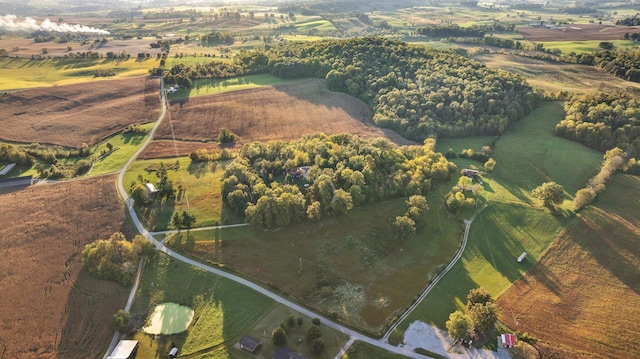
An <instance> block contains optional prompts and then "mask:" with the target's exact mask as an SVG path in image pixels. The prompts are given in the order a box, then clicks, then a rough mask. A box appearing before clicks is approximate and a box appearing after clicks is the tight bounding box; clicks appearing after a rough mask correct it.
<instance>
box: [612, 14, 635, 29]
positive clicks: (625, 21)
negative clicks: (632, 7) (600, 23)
mask: <svg viewBox="0 0 640 359" xmlns="http://www.w3.org/2000/svg"><path fill="white" fill-rule="evenodd" d="M616 25H623V26H640V16H638V14H635V15H633V16H632V17H628V18H625V19H622V20H618V21H616Z"/></svg>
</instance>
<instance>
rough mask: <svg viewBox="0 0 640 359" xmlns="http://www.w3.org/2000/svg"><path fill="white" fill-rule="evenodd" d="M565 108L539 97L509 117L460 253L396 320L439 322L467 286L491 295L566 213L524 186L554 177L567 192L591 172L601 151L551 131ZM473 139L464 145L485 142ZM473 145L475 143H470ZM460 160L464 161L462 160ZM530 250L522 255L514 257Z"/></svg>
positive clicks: (539, 248) (460, 301)
mask: <svg viewBox="0 0 640 359" xmlns="http://www.w3.org/2000/svg"><path fill="white" fill-rule="evenodd" d="M562 116H563V111H562V107H561V104H559V103H555V102H548V103H545V104H544V105H543V106H541V107H540V108H538V109H537V110H535V111H534V112H533V113H532V114H531V115H529V116H527V117H526V118H524V119H523V120H521V121H519V122H517V123H515V124H514V125H513V126H512V127H510V129H509V130H508V131H507V133H506V134H504V135H503V136H502V137H501V138H500V139H499V140H498V141H497V143H496V145H495V147H494V148H493V151H494V157H495V159H496V162H497V166H496V169H495V171H494V172H492V173H490V174H489V175H487V176H486V177H484V178H483V181H484V193H483V195H484V197H485V198H486V199H487V200H488V207H487V208H486V209H485V210H484V211H483V212H482V213H481V215H480V216H478V217H477V219H476V221H475V222H474V223H473V225H472V226H471V230H470V234H469V239H468V241H469V242H468V244H467V248H466V250H465V252H464V254H463V257H462V259H461V260H460V261H459V262H458V263H457V264H456V265H455V266H454V267H453V268H452V270H451V271H450V272H449V273H448V274H447V275H446V276H445V277H444V278H443V279H442V281H440V282H439V284H438V285H437V286H436V287H435V288H434V290H433V291H432V292H431V293H430V294H429V295H428V296H427V298H426V299H425V301H424V302H422V304H421V305H420V306H419V307H418V309H417V310H416V311H415V312H414V313H412V314H411V315H410V316H409V317H408V318H407V319H406V320H405V321H404V322H403V323H402V324H401V326H400V330H404V329H406V328H407V327H408V325H409V324H410V323H411V322H412V321H414V320H422V321H425V322H428V323H433V324H435V325H437V326H439V327H441V328H443V327H444V323H445V322H446V320H447V318H448V316H449V314H450V313H451V312H453V311H454V310H456V309H457V308H460V307H462V306H463V305H464V303H465V302H466V295H467V293H468V291H469V289H472V288H475V287H478V286H484V287H485V288H487V289H488V290H489V291H490V292H491V293H492V294H493V295H494V296H497V295H498V294H500V293H501V292H502V291H504V290H505V289H506V288H508V287H509V286H510V285H511V283H513V282H514V281H516V280H517V279H518V278H520V277H521V276H522V274H523V273H524V272H525V271H526V270H527V269H528V268H529V267H530V266H531V264H532V263H533V261H535V260H536V259H538V258H539V257H540V255H541V254H542V253H543V251H544V250H545V249H546V248H547V247H548V246H549V245H550V244H551V243H552V242H553V241H554V240H555V238H556V237H557V235H558V234H559V233H560V231H561V230H562V228H563V227H564V226H566V225H567V223H569V222H570V221H571V219H570V218H567V217H554V216H552V215H551V214H549V213H548V212H546V211H545V210H543V209H542V208H541V206H540V205H539V203H538V201H537V200H536V199H533V198H531V196H530V192H531V190H532V189H534V188H535V187H537V186H539V185H540V184H542V182H544V181H549V180H553V181H556V182H557V183H560V184H561V185H563V186H564V187H565V190H566V191H567V192H568V193H567V198H566V200H567V206H568V205H569V203H568V201H569V199H570V198H569V193H574V192H575V190H576V189H577V188H578V187H580V186H582V185H583V184H584V182H585V181H586V180H587V179H588V178H589V176H591V175H593V174H594V173H595V172H597V169H598V165H599V164H600V161H601V158H602V157H601V156H602V154H600V153H598V152H596V151H592V150H589V149H587V148H586V147H584V146H582V145H580V144H577V143H574V142H571V141H566V140H564V139H561V138H558V137H555V136H553V134H552V131H553V128H554V126H555V123H557V121H559V120H560V119H561V118H562ZM486 140H487V139H475V140H474V141H473V142H470V146H478V145H481V144H484V143H486V142H485V141H486ZM460 141H461V140H459V139H458V140H455V141H446V140H445V141H439V142H440V143H439V144H438V146H439V147H440V148H441V149H442V148H449V147H452V148H454V149H456V150H458V149H459V148H461V146H462V148H466V146H464V144H461V142H460ZM475 149H479V148H477V147H476V148H475ZM459 162H460V165H459V167H464V166H468V165H469V164H470V162H469V161H462V160H460V161H459ZM523 251H526V252H527V253H528V256H527V260H526V261H525V262H524V263H517V261H516V258H517V257H518V256H519V255H520V254H521V253H522V252H523Z"/></svg>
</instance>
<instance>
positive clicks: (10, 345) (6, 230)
mask: <svg viewBox="0 0 640 359" xmlns="http://www.w3.org/2000/svg"><path fill="white" fill-rule="evenodd" d="M114 181H115V176H113V175H111V176H102V177H95V178H90V179H85V180H77V181H69V182H64V183H56V184H50V185H38V186H32V187H28V188H24V189H18V190H13V191H10V190H3V191H1V192H0V207H2V220H3V225H2V227H1V228H0V252H1V253H2V255H3V260H2V261H1V262H0V284H1V285H2V288H3V292H4V294H3V295H2V296H1V297H0V317H2V321H1V322H0V338H2V340H0V352H1V353H2V355H3V356H4V357H5V358H30V357H31V358H36V357H37V358H58V357H65V358H87V357H97V356H99V355H100V354H101V353H102V352H103V350H104V349H105V343H108V342H109V340H110V338H111V337H112V335H113V333H114V330H115V329H114V326H113V324H112V323H113V321H112V315H113V313H115V312H116V311H117V310H118V309H119V308H122V307H123V306H124V303H125V301H126V298H127V295H128V290H127V289H126V288H124V287H122V286H121V285H119V284H116V283H114V282H109V281H103V280H97V279H94V278H92V277H91V276H89V274H88V273H87V272H86V271H85V270H83V266H82V262H81V252H82V249H83V247H84V245H85V244H87V243H90V242H92V241H94V240H96V239H106V238H108V237H109V236H110V235H111V234H112V233H113V232H116V231H121V232H123V233H125V234H126V235H127V236H128V237H129V238H130V237H131V236H132V234H133V228H132V227H131V226H130V224H129V222H128V220H127V218H126V216H125V212H124V208H123V205H122V203H121V202H120V200H119V198H118V195H117V192H116V189H115V186H114Z"/></svg>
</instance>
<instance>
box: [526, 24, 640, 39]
mask: <svg viewBox="0 0 640 359" xmlns="http://www.w3.org/2000/svg"><path fill="white" fill-rule="evenodd" d="M516 32H517V33H519V34H520V35H522V36H523V37H524V38H526V39H527V40H530V41H589V40H622V37H623V36H624V34H625V33H627V32H628V33H632V32H640V27H638V26H611V25H597V24H578V25H564V29H549V28H546V27H534V26H523V27H518V29H517V30H516Z"/></svg>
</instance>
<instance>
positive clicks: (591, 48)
mask: <svg viewBox="0 0 640 359" xmlns="http://www.w3.org/2000/svg"><path fill="white" fill-rule="evenodd" d="M600 42H601V41H600V40H590V41H545V42H543V43H542V44H543V45H544V48H545V49H551V50H553V49H559V50H560V51H562V53H563V54H568V53H570V52H575V53H576V54H580V53H583V52H597V51H600V50H602V49H601V48H600V47H598V44H600ZM608 42H611V43H613V46H614V48H615V49H620V48H637V47H638V43H637V42H635V41H633V40H611V41H608Z"/></svg>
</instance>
